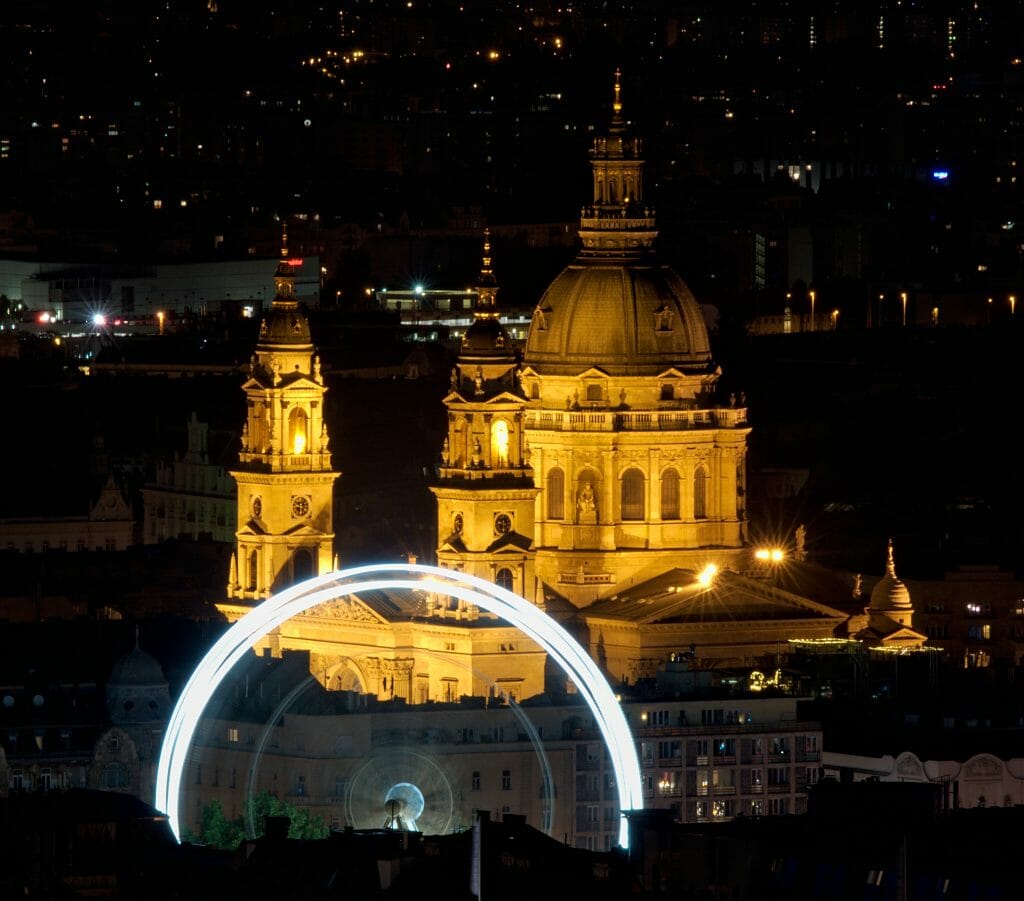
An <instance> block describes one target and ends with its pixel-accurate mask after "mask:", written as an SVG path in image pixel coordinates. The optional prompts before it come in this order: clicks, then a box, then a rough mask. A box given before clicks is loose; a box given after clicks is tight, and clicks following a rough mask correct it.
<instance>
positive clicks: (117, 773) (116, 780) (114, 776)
mask: <svg viewBox="0 0 1024 901" xmlns="http://www.w3.org/2000/svg"><path fill="white" fill-rule="evenodd" d="M100 784H101V785H102V786H103V787H104V788H121V787H122V786H124V785H127V784H128V776H127V773H126V772H125V768H124V767H123V766H122V765H121V764H119V763H108V764H107V765H106V766H105V767H103V772H102V774H101V775H100Z"/></svg>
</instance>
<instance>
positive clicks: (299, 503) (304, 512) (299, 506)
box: [292, 494, 309, 519]
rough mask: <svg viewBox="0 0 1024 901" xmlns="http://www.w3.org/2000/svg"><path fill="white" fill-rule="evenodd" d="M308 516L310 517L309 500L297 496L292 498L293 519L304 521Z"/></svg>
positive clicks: (299, 495) (300, 495)
mask: <svg viewBox="0 0 1024 901" xmlns="http://www.w3.org/2000/svg"><path fill="white" fill-rule="evenodd" d="M306 516H309V498H308V497H306V496H304V495H302V494H297V495H295V497H293V498H292V518H293V519H303V518H305V517H306Z"/></svg>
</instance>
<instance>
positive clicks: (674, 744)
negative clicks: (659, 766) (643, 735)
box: [658, 739, 683, 760]
mask: <svg viewBox="0 0 1024 901" xmlns="http://www.w3.org/2000/svg"><path fill="white" fill-rule="evenodd" d="M682 756H683V743H682V741H680V740H678V739H676V740H674V741H660V742H658V757H660V758H661V759H662V760H667V759H672V758H676V759H678V758H681V757H682Z"/></svg>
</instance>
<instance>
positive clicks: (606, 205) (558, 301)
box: [523, 74, 711, 377]
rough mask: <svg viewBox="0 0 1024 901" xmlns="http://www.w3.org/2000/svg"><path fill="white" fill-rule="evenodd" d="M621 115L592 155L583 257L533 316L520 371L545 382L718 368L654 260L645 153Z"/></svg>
mask: <svg viewBox="0 0 1024 901" xmlns="http://www.w3.org/2000/svg"><path fill="white" fill-rule="evenodd" d="M613 111H614V114H613V116H612V122H611V125H610V127H609V129H608V131H607V133H606V134H601V135H598V136H597V137H596V138H595V139H594V143H593V148H592V149H591V152H590V158H591V168H592V172H593V192H592V194H591V199H590V201H589V202H588V203H587V204H586V205H585V206H584V207H583V209H582V211H581V214H580V222H579V230H578V236H579V239H580V243H581V249H580V253H579V255H578V256H577V258H576V260H575V262H574V263H572V264H571V265H570V266H568V267H566V268H565V269H564V270H562V272H561V273H560V274H559V275H558V276H557V277H556V278H555V280H554V281H553V282H552V283H551V285H550V286H549V287H548V289H547V291H545V292H544V295H543V296H542V297H541V300H540V303H538V304H537V307H536V309H535V310H534V313H533V320H532V321H531V323H530V331H529V333H528V335H527V338H526V347H525V350H524V352H523V365H524V367H525V368H527V369H530V370H532V371H533V372H535V373H537V374H538V375H541V376H543V375H555V376H569V377H572V376H575V375H579V374H580V373H581V372H584V371H586V370H588V369H591V368H596V369H600V370H601V371H603V372H604V373H605V374H606V375H610V376H648V377H650V376H657V375H660V374H661V373H664V372H665V371H666V370H668V369H672V368H676V369H680V370H685V371H688V372H691V373H692V372H705V371H707V370H708V369H709V368H710V367H711V349H710V343H709V340H708V330H707V325H706V324H705V322H704V317H703V314H702V313H701V309H700V306H699V304H698V303H697V301H696V300H695V299H694V296H693V293H692V292H691V291H690V289H689V288H688V287H687V286H686V284H685V283H684V282H683V280H682V279H681V278H680V277H679V276H678V275H677V274H676V272H675V271H674V270H673V269H672V268H671V267H669V266H667V265H665V264H664V263H663V262H661V261H659V259H658V257H657V254H656V252H655V247H654V245H655V241H656V239H657V235H658V230H657V226H656V224H655V215H654V210H653V209H652V208H651V206H650V205H649V204H648V203H647V202H646V200H645V199H644V160H643V145H642V142H641V141H640V139H639V138H638V137H634V136H631V135H630V134H629V129H628V127H627V123H626V121H625V119H624V118H623V116H622V104H621V100H620V96H619V83H618V75H617V74H616V83H615V102H614V104H613Z"/></svg>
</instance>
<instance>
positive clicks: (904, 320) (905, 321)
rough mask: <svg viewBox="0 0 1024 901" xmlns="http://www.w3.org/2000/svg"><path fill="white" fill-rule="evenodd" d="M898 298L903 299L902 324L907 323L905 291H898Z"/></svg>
mask: <svg viewBox="0 0 1024 901" xmlns="http://www.w3.org/2000/svg"><path fill="white" fill-rule="evenodd" d="M900 300H901V301H903V324H904V325H906V324H907V292H906V291H900Z"/></svg>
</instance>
